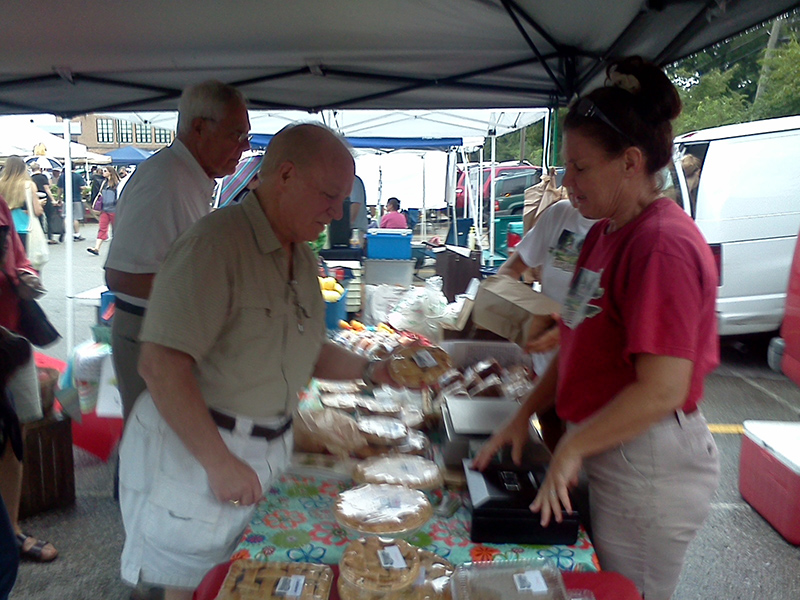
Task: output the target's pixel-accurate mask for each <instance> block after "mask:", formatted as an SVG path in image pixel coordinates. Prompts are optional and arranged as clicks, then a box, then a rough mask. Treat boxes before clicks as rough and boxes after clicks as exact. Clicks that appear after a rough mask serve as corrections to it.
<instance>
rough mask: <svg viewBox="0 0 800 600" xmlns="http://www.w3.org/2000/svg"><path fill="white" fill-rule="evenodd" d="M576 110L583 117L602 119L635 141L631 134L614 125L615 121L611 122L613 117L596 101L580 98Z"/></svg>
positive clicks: (628, 138) (625, 136)
mask: <svg viewBox="0 0 800 600" xmlns="http://www.w3.org/2000/svg"><path fill="white" fill-rule="evenodd" d="M575 112H576V113H577V114H578V115H579V116H581V117H587V118H589V119H591V118H597V119H600V120H601V121H602V122H603V123H605V124H606V125H608V126H609V127H611V129H613V130H614V131H616V132H617V133H618V134H620V135H621V136H622V137H624V138H625V139H626V140H628V141H629V142H631V143H635V142H634V141H633V139H632V138H631V136H629V135H628V134H627V133H625V132H624V131H622V130H621V129H620V128H619V127H617V126H616V125H614V123H612V122H611V119H609V118H608V117H607V116H606V115H605V113H603V111H602V110H600V108H599V107H598V106H597V105H596V104H595V103H594V102H592V101H591V100H590V99H589V98H581V99H580V100H578V103H577V104H576V105H575Z"/></svg>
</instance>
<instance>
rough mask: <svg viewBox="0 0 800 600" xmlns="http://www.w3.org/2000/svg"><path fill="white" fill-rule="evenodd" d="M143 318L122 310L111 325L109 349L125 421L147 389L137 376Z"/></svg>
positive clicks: (115, 315)
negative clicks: (134, 404)
mask: <svg viewBox="0 0 800 600" xmlns="http://www.w3.org/2000/svg"><path fill="white" fill-rule="evenodd" d="M143 321H144V317H140V316H138V315H134V314H131V313H129V312H126V311H124V310H119V308H117V310H116V311H115V313H114V322H113V323H112V325H111V349H112V352H113V354H112V358H113V360H114V369H115V370H116V373H117V387H118V388H119V394H120V396H121V397H122V415H123V418H124V419H125V421H127V420H128V416H129V415H130V414H131V410H133V403H134V402H136V399H137V398H138V397H139V396H140V395H141V393H142V392H143V391H145V390H146V389H147V385H146V384H145V382H144V379H142V378H141V377H140V376H139V370H138V366H139V332H140V331H141V329H142V322H143Z"/></svg>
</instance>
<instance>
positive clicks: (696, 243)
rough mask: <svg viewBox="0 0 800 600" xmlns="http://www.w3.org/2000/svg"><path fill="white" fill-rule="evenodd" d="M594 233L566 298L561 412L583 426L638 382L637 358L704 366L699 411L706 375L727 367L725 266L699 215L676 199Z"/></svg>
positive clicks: (695, 390) (697, 378) (601, 225)
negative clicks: (721, 278)
mask: <svg viewBox="0 0 800 600" xmlns="http://www.w3.org/2000/svg"><path fill="white" fill-rule="evenodd" d="M607 227H608V221H607V220H603V221H600V222H598V223H597V224H596V225H595V226H594V227H593V228H592V229H591V231H590V232H589V234H588V235H587V236H586V240H585V241H584V244H583V249H582V251H581V255H580V257H579V259H578V264H577V266H576V269H575V277H574V278H573V281H572V285H571V287H570V291H569V294H568V295H567V299H566V301H565V303H564V311H563V314H562V324H561V353H560V355H559V363H558V367H559V377H558V400H557V403H556V408H557V412H558V414H559V416H560V417H561V418H562V419H564V420H566V421H571V422H573V423H578V422H580V421H582V420H583V419H586V418H587V417H589V416H591V415H592V414H594V413H595V412H596V411H597V410H599V409H600V408H602V407H603V406H605V405H606V404H607V403H608V402H610V401H611V400H612V399H614V397H615V396H616V395H617V394H618V393H619V392H620V391H621V390H622V389H623V388H624V387H626V386H627V385H628V384H630V383H632V382H634V381H635V380H636V371H635V367H634V362H633V358H634V356H635V355H636V354H654V355H659V356H673V357H677V358H685V359H688V360H691V361H692V362H693V363H694V369H693V371H692V380H691V386H690V389H689V395H688V398H687V400H686V403H685V404H684V406H683V410H684V411H686V412H691V411H693V410H694V409H695V408H697V404H698V403H699V401H700V399H701V397H702V395H703V380H704V378H705V376H706V375H707V374H708V373H709V372H711V371H712V370H713V369H714V368H715V367H716V366H717V365H718V364H719V341H718V338H717V315H716V297H717V280H718V274H717V268H716V265H715V263H714V258H713V257H712V255H711V251H710V249H709V247H708V244H707V243H706V241H705V239H704V238H703V236H702V234H701V233H700V231H699V230H698V229H697V226H696V225H695V224H694V222H693V221H692V219H691V218H690V217H689V216H688V215H687V214H686V213H685V212H684V211H683V210H682V209H681V208H680V207H679V206H678V205H677V204H675V202H674V201H672V200H670V199H668V198H661V199H659V200H656V201H655V202H653V203H652V204H651V205H650V206H648V207H647V208H646V209H645V210H644V211H643V212H642V214H641V215H639V216H638V217H637V218H636V219H635V220H634V221H632V222H630V223H628V224H627V225H625V226H624V227H622V228H621V229H619V230H617V231H615V232H612V233H606V229H607Z"/></svg>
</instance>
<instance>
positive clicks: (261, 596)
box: [216, 559, 333, 600]
mask: <svg viewBox="0 0 800 600" xmlns="http://www.w3.org/2000/svg"><path fill="white" fill-rule="evenodd" d="M332 584H333V571H332V570H331V568H330V567H328V566H326V565H314V564H310V563H295V562H262V561H259V560H249V559H242V560H236V561H234V562H233V563H232V564H231V566H230V569H229V570H228V574H227V576H226V577H225V581H223V582H222V587H221V588H220V590H219V593H218V594H217V597H216V600H268V599H270V598H287V597H288V596H287V591H289V592H294V593H293V594H292V596H291V597H294V598H298V599H299V600H328V596H329V595H330V591H331V586H332Z"/></svg>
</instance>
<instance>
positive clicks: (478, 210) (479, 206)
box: [472, 146, 494, 239]
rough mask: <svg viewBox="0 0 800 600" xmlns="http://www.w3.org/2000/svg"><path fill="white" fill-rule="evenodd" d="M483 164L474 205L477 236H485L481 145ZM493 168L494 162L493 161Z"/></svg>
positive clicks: (481, 167)
mask: <svg viewBox="0 0 800 600" xmlns="http://www.w3.org/2000/svg"><path fill="white" fill-rule="evenodd" d="M480 157H481V164H480V168H479V169H478V198H477V199H476V201H475V202H474V203H473V206H472V223H473V224H474V225H475V238H476V239H481V237H483V146H481V154H480ZM491 167H492V169H493V168H494V163H491Z"/></svg>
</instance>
